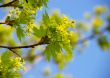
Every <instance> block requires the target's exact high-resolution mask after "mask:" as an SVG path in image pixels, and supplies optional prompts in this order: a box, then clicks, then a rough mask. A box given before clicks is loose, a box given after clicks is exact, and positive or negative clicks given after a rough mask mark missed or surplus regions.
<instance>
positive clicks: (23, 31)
mask: <svg viewBox="0 0 110 78" xmlns="http://www.w3.org/2000/svg"><path fill="white" fill-rule="evenodd" d="M10 1H11V0H0V4H1V5H2V4H7V3H9V2H10ZM20 1H21V2H20ZM37 1H38V4H36V3H35V2H34V0H32V1H31V0H27V2H26V0H19V2H18V0H17V1H16V2H15V3H13V4H11V5H8V7H11V8H9V9H8V10H7V15H6V17H5V20H3V19H2V20H1V21H0V46H2V45H6V46H17V45H29V44H34V43H38V42H39V41H41V40H42V38H43V39H44V40H45V42H44V43H46V45H40V46H37V47H34V48H33V47H32V48H29V49H12V50H13V51H12V52H11V51H10V49H8V48H7V49H2V48H0V54H1V56H0V78H6V77H9V78H20V77H21V76H22V72H27V71H29V68H28V67H30V66H32V65H33V64H35V63H38V62H39V61H40V60H41V59H45V61H52V62H53V64H56V65H58V69H59V71H60V72H59V73H58V74H55V75H54V74H52V73H51V69H50V68H48V67H47V68H46V69H44V72H41V74H42V75H44V77H45V78H73V77H71V75H68V74H67V75H65V74H62V73H61V71H62V70H63V68H64V67H65V65H67V64H68V62H70V61H71V60H73V59H74V52H72V51H74V50H75V49H77V50H78V51H79V52H80V51H83V48H85V47H87V45H88V44H89V41H90V40H91V39H96V41H97V44H98V46H99V47H100V49H102V50H103V51H108V50H110V36H109V34H110V14H107V13H108V11H109V8H108V7H106V6H103V5H99V6H96V7H95V8H94V9H93V11H92V13H85V14H84V20H82V21H75V20H72V19H70V18H69V17H68V16H66V15H64V14H61V13H60V12H57V11H55V12H53V14H50V15H49V14H48V13H47V12H44V13H43V14H42V20H41V21H40V22H37V23H36V16H37V15H38V14H37V11H38V10H41V9H42V8H43V7H45V8H46V7H48V4H47V2H48V0H42V1H41V2H40V0H37ZM27 3H29V4H27ZM53 4H54V3H53ZM16 6H17V7H16ZM13 7H14V8H13ZM3 8H4V7H3ZM45 8H43V9H42V10H45ZM3 10H5V9H3ZM1 11H2V10H1V9H0V12H1ZM1 15H2V14H1ZM1 15H0V16H1ZM88 35H89V36H88ZM46 37H47V38H46ZM62 38H63V39H62ZM57 41H59V42H58V43H57ZM60 41H62V42H63V43H62V42H60ZM48 43H49V44H48ZM69 43H70V44H69ZM47 44H48V45H47ZM70 48H72V51H71V49H70ZM60 49H62V50H61V51H60ZM66 51H67V53H66ZM71 52H72V53H71ZM17 54H18V55H17ZM72 54H73V55H72ZM22 58H23V59H24V62H25V64H24V62H22V61H20V60H21V59H22ZM22 65H24V67H22ZM10 66H12V67H10ZM14 66H15V67H14ZM3 69H4V70H3ZM21 69H23V70H21ZM14 72H15V73H14ZM15 74H16V76H15Z"/></svg>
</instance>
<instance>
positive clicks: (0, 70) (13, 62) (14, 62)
mask: <svg viewBox="0 0 110 78" xmlns="http://www.w3.org/2000/svg"><path fill="white" fill-rule="evenodd" d="M22 68H23V63H22V62H21V58H20V57H15V58H12V57H11V53H9V52H4V53H3V54H2V55H1V56H0V78H6V77H9V78H20V77H21V74H20V72H19V70H20V69H22Z"/></svg>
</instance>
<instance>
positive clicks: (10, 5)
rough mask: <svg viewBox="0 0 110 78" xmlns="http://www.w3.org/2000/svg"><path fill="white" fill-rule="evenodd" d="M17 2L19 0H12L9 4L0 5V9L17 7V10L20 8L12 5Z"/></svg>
mask: <svg viewBox="0 0 110 78" xmlns="http://www.w3.org/2000/svg"><path fill="white" fill-rule="evenodd" d="M17 1H19V0H13V1H11V2H9V3H6V4H3V5H0V8H1V7H19V8H21V7H20V6H18V5H16V4H14V3H15V2H17Z"/></svg>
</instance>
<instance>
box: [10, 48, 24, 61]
mask: <svg viewBox="0 0 110 78" xmlns="http://www.w3.org/2000/svg"><path fill="white" fill-rule="evenodd" d="M9 50H10V51H11V52H13V53H14V54H16V55H17V56H18V57H20V58H21V61H22V62H23V58H22V56H20V55H19V54H18V53H17V52H15V51H14V50H13V49H9Z"/></svg>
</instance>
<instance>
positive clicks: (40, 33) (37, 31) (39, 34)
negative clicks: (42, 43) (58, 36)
mask: <svg viewBox="0 0 110 78" xmlns="http://www.w3.org/2000/svg"><path fill="white" fill-rule="evenodd" d="M33 34H34V35H35V36H37V37H44V36H46V29H45V28H44V27H42V26H41V27H40V28H36V27H34V28H33Z"/></svg>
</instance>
